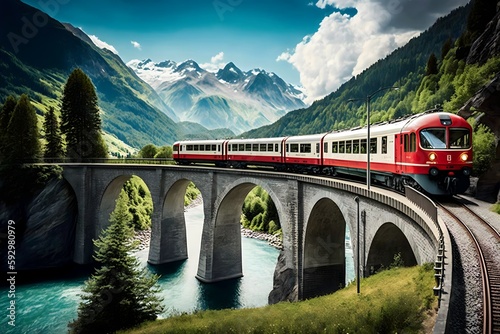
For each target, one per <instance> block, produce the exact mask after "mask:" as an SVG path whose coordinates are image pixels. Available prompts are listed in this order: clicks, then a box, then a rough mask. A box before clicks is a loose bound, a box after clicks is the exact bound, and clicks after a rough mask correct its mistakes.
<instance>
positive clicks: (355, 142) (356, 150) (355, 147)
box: [352, 139, 359, 153]
mask: <svg viewBox="0 0 500 334" xmlns="http://www.w3.org/2000/svg"><path fill="white" fill-rule="evenodd" d="M352 153H359V139H356V140H353V141H352Z"/></svg>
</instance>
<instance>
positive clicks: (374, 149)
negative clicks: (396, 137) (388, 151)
mask: <svg viewBox="0 0 500 334" xmlns="http://www.w3.org/2000/svg"><path fill="white" fill-rule="evenodd" d="M370 153H377V138H370Z"/></svg>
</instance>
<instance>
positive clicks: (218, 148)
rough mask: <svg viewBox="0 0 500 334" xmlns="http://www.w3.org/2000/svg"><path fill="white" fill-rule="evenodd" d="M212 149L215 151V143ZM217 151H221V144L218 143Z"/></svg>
mask: <svg viewBox="0 0 500 334" xmlns="http://www.w3.org/2000/svg"><path fill="white" fill-rule="evenodd" d="M212 151H215V145H212ZM217 151H219V152H220V145H217Z"/></svg>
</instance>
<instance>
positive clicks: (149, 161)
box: [39, 158, 175, 165]
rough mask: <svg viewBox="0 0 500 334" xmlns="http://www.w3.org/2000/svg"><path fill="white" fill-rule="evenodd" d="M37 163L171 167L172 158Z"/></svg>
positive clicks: (101, 159) (95, 159) (70, 160)
mask: <svg viewBox="0 0 500 334" xmlns="http://www.w3.org/2000/svg"><path fill="white" fill-rule="evenodd" d="M39 163H50V164H71V163H88V164H134V165H137V164H140V165H172V164H174V163H175V162H174V159H172V158H92V159H85V160H81V161H78V160H74V159H69V158H62V159H43V160H41V161H39Z"/></svg>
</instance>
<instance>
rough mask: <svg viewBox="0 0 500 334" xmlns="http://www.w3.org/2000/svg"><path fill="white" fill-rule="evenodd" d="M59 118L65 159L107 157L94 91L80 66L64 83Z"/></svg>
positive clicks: (83, 159) (82, 159) (79, 159)
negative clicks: (66, 157) (63, 137)
mask: <svg viewBox="0 0 500 334" xmlns="http://www.w3.org/2000/svg"><path fill="white" fill-rule="evenodd" d="M61 121H62V123H61V131H62V132H63V134H65V135H66V151H67V153H66V154H67V156H68V158H71V159H73V160H76V161H85V160H88V159H92V158H105V157H107V148H106V144H105V143H104V140H103V138H102V135H101V116H100V115H99V106H98V102H97V94H96V92H95V89H94V85H93V84H92V81H91V80H90V78H89V77H88V76H87V75H86V74H85V73H84V72H83V71H82V70H81V69H79V68H77V69H75V70H74V71H73V72H72V73H71V74H70V76H69V78H68V80H67V82H66V85H65V86H64V91H63V98H62V106H61Z"/></svg>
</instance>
